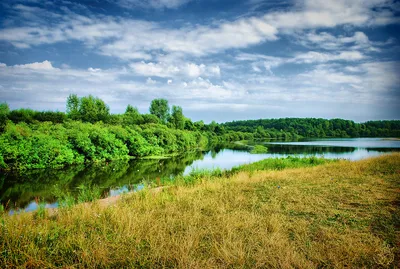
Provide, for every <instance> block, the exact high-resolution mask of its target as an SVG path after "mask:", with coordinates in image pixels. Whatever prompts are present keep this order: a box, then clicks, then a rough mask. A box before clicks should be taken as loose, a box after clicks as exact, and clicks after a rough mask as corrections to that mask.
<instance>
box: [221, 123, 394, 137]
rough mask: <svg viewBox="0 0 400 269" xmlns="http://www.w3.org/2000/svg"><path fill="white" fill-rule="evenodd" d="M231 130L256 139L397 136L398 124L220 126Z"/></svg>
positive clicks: (248, 124) (239, 124) (251, 124)
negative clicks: (247, 134) (250, 135)
mask: <svg viewBox="0 0 400 269" xmlns="http://www.w3.org/2000/svg"><path fill="white" fill-rule="evenodd" d="M222 126H224V127H225V128H227V129H228V130H232V131H241V132H253V130H255V132H254V136H255V137H256V138H279V139H284V140H287V139H293V138H299V137H314V138H316V137H399V136H400V121H398V120H392V121H369V122H365V123H355V122H354V121H351V120H343V119H331V120H326V119H315V118H284V119H259V120H245V121H233V122H227V123H224V124H222Z"/></svg>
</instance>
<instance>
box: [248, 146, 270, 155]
mask: <svg viewBox="0 0 400 269" xmlns="http://www.w3.org/2000/svg"><path fill="white" fill-rule="evenodd" d="M267 152H268V148H266V147H264V146H263V145H255V146H254V147H253V149H252V150H251V151H250V153H251V154H262V153H267Z"/></svg>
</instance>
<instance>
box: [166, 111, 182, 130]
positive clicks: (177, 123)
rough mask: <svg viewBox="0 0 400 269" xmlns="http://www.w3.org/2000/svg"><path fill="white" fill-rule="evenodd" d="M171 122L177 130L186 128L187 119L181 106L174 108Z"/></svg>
mask: <svg viewBox="0 0 400 269" xmlns="http://www.w3.org/2000/svg"><path fill="white" fill-rule="evenodd" d="M169 122H170V123H171V124H172V126H173V127H174V128H176V129H180V130H183V129H184V128H185V117H184V116H183V112H182V108H181V107H180V106H172V112H171V117H170V118H169Z"/></svg>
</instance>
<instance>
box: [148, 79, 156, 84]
mask: <svg viewBox="0 0 400 269" xmlns="http://www.w3.org/2000/svg"><path fill="white" fill-rule="evenodd" d="M156 83H157V81H155V80H152V79H151V78H147V80H146V84H150V85H152V84H156Z"/></svg>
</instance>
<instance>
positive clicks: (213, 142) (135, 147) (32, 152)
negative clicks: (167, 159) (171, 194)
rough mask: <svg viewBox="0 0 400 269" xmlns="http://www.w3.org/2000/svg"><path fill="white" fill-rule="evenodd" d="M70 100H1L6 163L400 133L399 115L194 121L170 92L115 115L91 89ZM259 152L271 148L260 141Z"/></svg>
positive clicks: (33, 164) (2, 165) (0, 152)
mask: <svg viewBox="0 0 400 269" xmlns="http://www.w3.org/2000/svg"><path fill="white" fill-rule="evenodd" d="M66 107H67V112H66V114H65V113H63V112H58V111H55V112H53V111H35V110H32V109H17V110H12V111H9V108H8V105H7V104H0V169H3V170H11V169H32V168H47V167H53V168H54V167H63V166H66V165H72V164H82V163H89V162H104V161H110V160H116V159H128V158H142V157H146V156H163V155H170V154H176V153H182V152H185V151H190V150H198V149H200V150H204V149H206V148H210V147H213V146H214V147H215V146H217V145H223V144H226V143H228V142H235V141H242V140H253V139H280V140H296V139H298V138H301V137H327V136H328V137H357V136H383V137H390V136H392V137H400V121H369V122H366V123H354V122H353V121H348V120H342V119H332V120H325V119H313V118H309V119H301V118H287V119H260V120H247V121H235V122H228V123H224V124H219V123H217V122H215V121H212V122H211V123H210V124H205V123H204V122H203V121H197V122H192V121H191V120H190V119H188V118H186V117H185V116H184V114H183V111H182V108H181V107H179V106H172V113H171V115H170V110H169V105H168V101H167V100H165V99H154V100H153V101H152V102H151V105H150V109H149V110H150V114H143V115H142V114H140V113H139V111H138V110H137V108H135V107H133V106H131V105H128V106H127V108H126V110H125V113H124V114H113V115H110V112H109V107H108V106H107V105H106V104H105V102H104V101H103V100H101V99H99V98H97V97H93V96H91V95H89V96H85V97H78V96H77V95H76V94H71V95H69V97H68V99H67V104H66ZM234 146H235V147H240V145H234ZM230 147H232V145H231V146H230ZM241 147H244V146H243V145H242V146H241ZM255 152H265V150H264V149H261V148H259V147H257V148H255V149H254V150H253V153H255Z"/></svg>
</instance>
